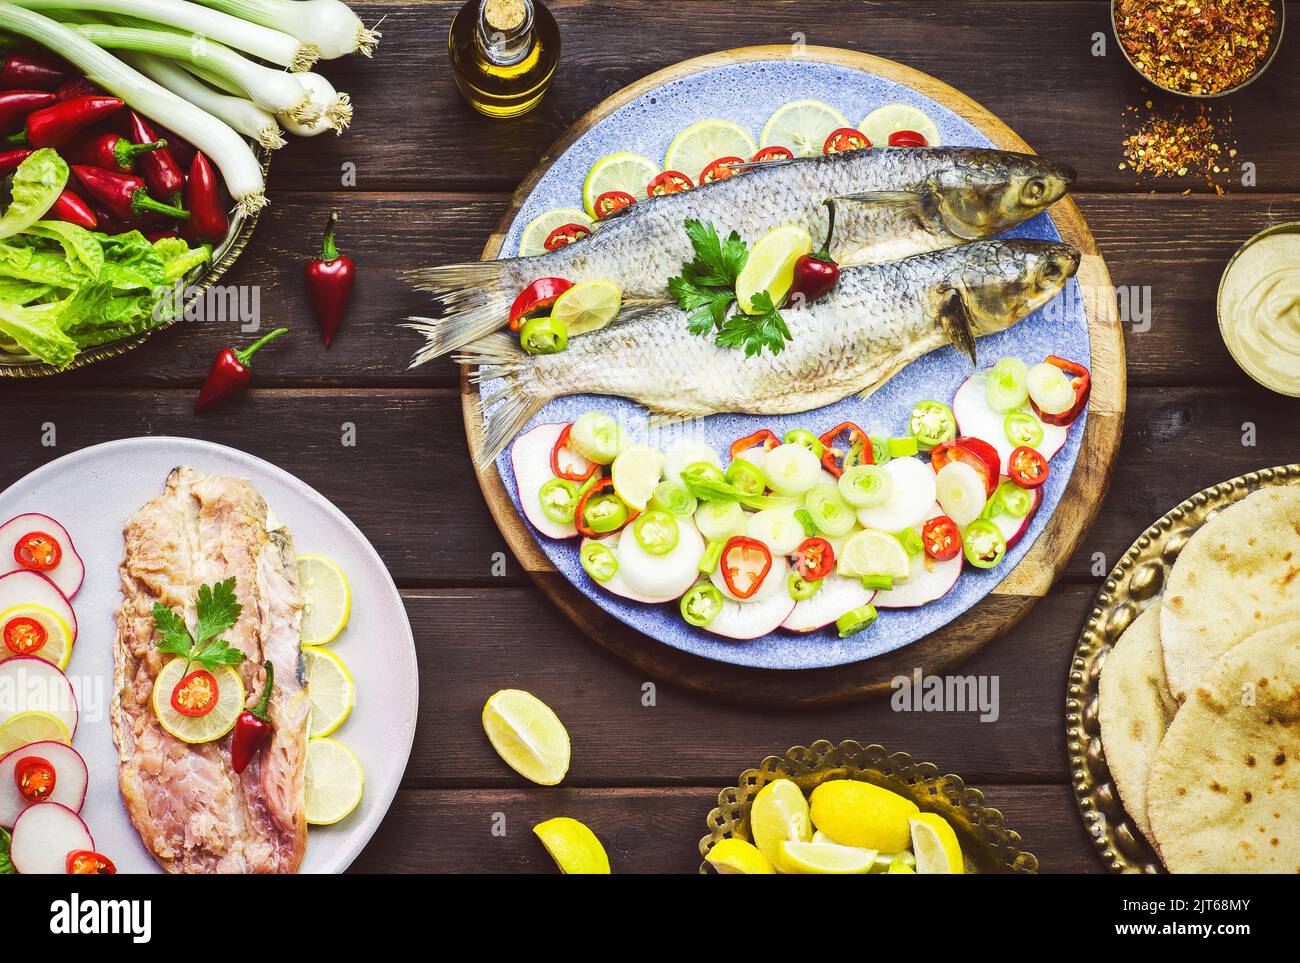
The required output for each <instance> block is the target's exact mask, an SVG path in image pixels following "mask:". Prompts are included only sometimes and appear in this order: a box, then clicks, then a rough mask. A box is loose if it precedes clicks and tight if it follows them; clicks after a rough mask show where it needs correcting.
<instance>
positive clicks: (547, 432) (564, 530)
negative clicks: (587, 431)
mask: <svg viewBox="0 0 1300 963" xmlns="http://www.w3.org/2000/svg"><path fill="white" fill-rule="evenodd" d="M562 431H564V425H563V424H549V425H538V426H537V427H536V428H532V429H530V430H528V431H526V432H524V433H523V434H522V435H520V436H519V437H518V438H516V439H515V443H514V446H513V447H512V448H511V449H510V464H511V466H512V467H513V468H514V472H515V485H516V486H517V489H518V492H519V506H520V507H521V508H522V509H523V511H524V517H525V518H527V519H528V521H529V522H531V523H532V526H533V528H535V529H537V530H538V531H539V532H541V533H542V534H543V535H546V536H548V537H550V538H574V537H576V536H577V534H578V528H577V526H576V525H574V524H573V522H567V523H565V522H556V521H552V520H551V519H549V518H547V517H546V513H545V512H544V511H542V500H541V498H540V497H538V492H540V491H541V490H542V485H544V484H546V482H548V481H550V480H551V479H552V478H554V477H555V476H554V475H553V474H552V473H551V450H552V449H553V448H555V442H556V441H557V440H558V439H559V437H560V432H562ZM574 457H575V458H577V457H581V456H578V455H575V456H574ZM584 460H585V459H584Z"/></svg>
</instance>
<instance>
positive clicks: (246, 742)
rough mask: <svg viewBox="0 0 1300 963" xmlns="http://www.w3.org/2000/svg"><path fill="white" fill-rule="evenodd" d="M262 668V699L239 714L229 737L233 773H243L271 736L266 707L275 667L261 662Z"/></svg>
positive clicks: (269, 698) (271, 688)
mask: <svg viewBox="0 0 1300 963" xmlns="http://www.w3.org/2000/svg"><path fill="white" fill-rule="evenodd" d="M262 668H264V669H266V685H265V686H263V687H262V699H261V701H260V702H258V703H257V706H256V707H255V708H252V709H245V710H244V711H243V712H241V713H240V714H239V718H238V719H236V720H235V733H234V735H232V736H231V737H230V766H231V768H232V769H234V770H235V772H243V771H244V769H245V768H246V767H247V766H248V764H249V763H250V762H252V761H253V757H254V756H255V755H257V750H259V749H261V748H262V746H263V745H264V744H265V743H266V740H267V739H268V738H270V735H271V731H272V726H271V717H270V716H269V715H267V707H268V706H270V704H271V691H272V690H273V689H274V688H275V666H273V665H272V664H271V663H270V662H263V663H262Z"/></svg>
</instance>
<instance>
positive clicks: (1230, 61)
mask: <svg viewBox="0 0 1300 963" xmlns="http://www.w3.org/2000/svg"><path fill="white" fill-rule="evenodd" d="M1277 26H1278V16H1277V11H1276V10H1275V9H1274V6H1273V0H1119V2H1118V3H1117V4H1116V6H1115V31H1116V35H1117V36H1118V37H1119V42H1120V43H1121V44H1122V45H1123V46H1124V50H1125V51H1126V52H1127V53H1128V56H1129V59H1131V60H1132V61H1133V63H1134V65H1136V67H1137V69H1138V70H1139V71H1140V72H1141V73H1142V75H1143V76H1145V77H1146V78H1147V79H1148V80H1150V81H1152V82H1153V83H1155V84H1158V85H1160V86H1161V87H1164V88H1166V89H1168V90H1175V91H1178V92H1179V93H1184V94H1196V95H1205V94H1217V93H1222V92H1223V91H1225V90H1230V89H1231V88H1233V87H1236V86H1239V85H1240V84H1243V83H1245V82H1246V81H1247V80H1249V79H1250V78H1251V77H1253V76H1254V75H1255V72H1256V71H1257V70H1258V69H1259V68H1260V67H1261V66H1262V65H1263V63H1264V61H1265V59H1266V58H1267V56H1268V52H1269V50H1270V48H1271V47H1272V45H1273V38H1274V35H1275V34H1276V32H1277Z"/></svg>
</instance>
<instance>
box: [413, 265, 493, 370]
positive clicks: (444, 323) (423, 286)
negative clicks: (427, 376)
mask: <svg viewBox="0 0 1300 963" xmlns="http://www.w3.org/2000/svg"><path fill="white" fill-rule="evenodd" d="M510 263H511V262H510V261H473V262H470V263H468V264H448V265H444V266H442V267H432V268H419V269H417V270H414V271H407V272H406V273H405V274H403V275H402V277H403V278H404V279H405V280H407V281H409V282H411V283H412V284H413V285H415V287H416V288H417V289H418V290H420V291H428V292H430V293H431V294H432V295H433V300H434V303H435V305H437V307H438V309H439V313H440V314H441V317H438V318H423V317H413V318H408V319H407V320H408V321H410V322H411V323H410V324H408V325H406V327H408V328H411V329H412V330H414V331H419V332H420V333H421V334H423V335H424V337H425V345H424V347H423V348H421V349H420V350H419V351H418V352H416V354H415V357H414V358H412V359H411V367H413V368H414V367H416V366H417V365H422V364H424V363H425V362H426V361H431V360H432V359H434V358H438V357H441V356H442V355H444V354H446V353H447V352H449V351H454V350H455V349H457V348H460V347H463V346H464V345H467V344H469V343H470V342H471V341H477V340H478V339H479V338H482V337H484V336H486V335H489V334H491V333H492V332H493V331H495V330H497V329H498V328H501V327H503V326H504V325H505V324H506V322H507V321H508V320H509V316H510V305H511V302H512V299H511V296H510V294H509V293H508V290H507V288H506V285H505V284H503V283H502V281H503V277H504V275H505V272H506V270H507V268H508V266H509V264H510Z"/></svg>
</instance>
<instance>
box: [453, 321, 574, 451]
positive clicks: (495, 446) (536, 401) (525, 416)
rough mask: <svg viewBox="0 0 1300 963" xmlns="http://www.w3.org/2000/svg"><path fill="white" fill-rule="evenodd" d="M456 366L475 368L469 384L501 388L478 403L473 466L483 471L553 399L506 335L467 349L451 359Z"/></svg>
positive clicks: (493, 335) (496, 336) (530, 365)
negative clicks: (479, 430)
mask: <svg viewBox="0 0 1300 963" xmlns="http://www.w3.org/2000/svg"><path fill="white" fill-rule="evenodd" d="M452 360H453V361H455V362H457V363H458V364H465V365H477V366H478V370H477V371H476V372H474V373H473V374H472V375H470V381H472V382H476V383H481V382H485V381H500V382H502V384H501V386H499V387H498V388H497V390H496V391H494V392H492V394H490V395H486V396H484V397H483V399H482V400H481V401H480V402H479V407H480V411H481V412H482V415H483V434H482V437H481V438H480V439H479V441H478V444H477V445H476V447H475V450H474V463H475V465H477V466H478V467H479V468H484V467H486V466H488V465H490V464H492V462H493V461H495V460H496V458H497V456H498V455H500V454H501V452H503V451H505V449H506V445H508V444H510V439H511V438H513V437H515V435H517V434H519V432H521V431H523V429H524V426H525V425H527V424H528V421H529V419H530V418H532V417H533V415H535V414H537V412H538V411H539V410H540V409H541V407H542V405H544V404H546V402H548V401H550V400H551V398H552V397H554V394H553V393H550V392H547V391H546V390H545V389H544V388H542V387H541V386H540V385H539V384H538V381H537V379H536V378H535V377H534V371H533V363H532V360H531V358H530V356H529V355H528V354H526V353H525V352H524V351H523V349H522V348H520V347H519V342H517V341H516V340H515V339H514V338H512V337H510V336H509V335H506V334H490V335H488V336H487V337H485V338H482V339H480V340H478V341H475V342H474V343H473V344H471V345H468V346H466V348H465V350H464V351H463V352H461V353H460V354H457V355H455V356H454V357H453V359H452Z"/></svg>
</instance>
